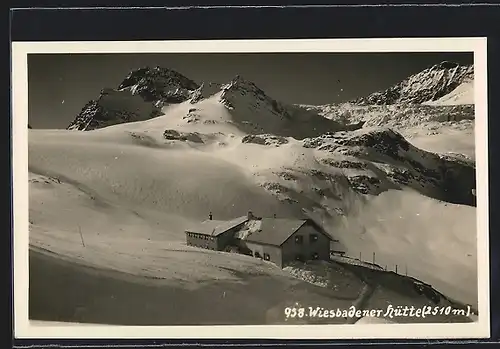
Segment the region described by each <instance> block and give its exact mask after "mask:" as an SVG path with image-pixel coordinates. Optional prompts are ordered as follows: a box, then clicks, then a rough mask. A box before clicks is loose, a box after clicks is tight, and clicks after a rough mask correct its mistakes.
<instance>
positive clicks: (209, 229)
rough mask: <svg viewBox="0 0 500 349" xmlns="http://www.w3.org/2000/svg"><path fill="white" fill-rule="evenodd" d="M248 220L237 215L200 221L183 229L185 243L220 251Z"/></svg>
mask: <svg viewBox="0 0 500 349" xmlns="http://www.w3.org/2000/svg"><path fill="white" fill-rule="evenodd" d="M247 221H248V217H247V216H242V217H238V218H235V219H232V220H230V221H220V220H219V221H218V220H213V219H212V217H211V215H210V219H208V220H206V221H203V222H201V223H200V224H199V225H198V226H196V227H193V228H191V229H188V230H186V231H185V233H186V243H187V244H188V245H189V246H195V247H200V248H206V249H209V250H216V251H222V250H224V249H225V248H226V247H227V246H228V245H231V242H232V241H233V239H234V234H235V233H236V232H237V231H238V230H239V229H240V228H242V226H243V225H244V224H245V223H246V222H247Z"/></svg>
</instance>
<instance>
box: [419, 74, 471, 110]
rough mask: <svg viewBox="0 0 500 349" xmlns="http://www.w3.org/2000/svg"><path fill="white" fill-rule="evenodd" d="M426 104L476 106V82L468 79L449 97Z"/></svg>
mask: <svg viewBox="0 0 500 349" xmlns="http://www.w3.org/2000/svg"><path fill="white" fill-rule="evenodd" d="M426 103H427V104H429V105H463V104H474V80H473V79H470V78H469V79H466V80H465V81H464V82H462V83H461V84H460V85H458V86H457V87H456V88H455V89H454V90H453V91H451V92H450V93H448V94H447V95H444V96H443V97H441V98H439V99H437V100H435V101H430V102H426Z"/></svg>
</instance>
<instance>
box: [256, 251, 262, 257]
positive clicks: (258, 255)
mask: <svg viewBox="0 0 500 349" xmlns="http://www.w3.org/2000/svg"><path fill="white" fill-rule="evenodd" d="M254 256H255V258H262V257H261V256H260V253H259V252H255V254H254Z"/></svg>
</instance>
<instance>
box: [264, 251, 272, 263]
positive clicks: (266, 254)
mask: <svg viewBox="0 0 500 349" xmlns="http://www.w3.org/2000/svg"><path fill="white" fill-rule="evenodd" d="M264 259H265V260H266V261H268V260H270V259H271V257H270V256H269V253H264Z"/></svg>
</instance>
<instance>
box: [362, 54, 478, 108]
mask: <svg viewBox="0 0 500 349" xmlns="http://www.w3.org/2000/svg"><path fill="white" fill-rule="evenodd" d="M473 78H474V67H473V65H466V66H462V65H459V64H457V63H453V62H446V61H445V62H441V63H439V64H436V65H434V66H432V67H430V68H427V69H425V70H423V71H421V72H420V73H417V74H414V75H412V76H410V77H408V78H407V79H405V80H403V81H401V82H400V83H398V84H396V85H394V86H391V87H389V88H388V89H386V90H385V91H379V92H375V93H372V94H371V95H368V96H366V97H362V98H359V99H356V100H354V101H352V103H353V104H358V105H389V104H397V103H403V104H419V103H423V102H428V101H435V100H437V99H439V98H441V97H443V96H445V95H446V94H448V93H450V92H451V91H453V90H454V89H455V88H457V87H458V86H459V85H460V84H462V83H463V82H465V81H467V80H472V79H473Z"/></svg>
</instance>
